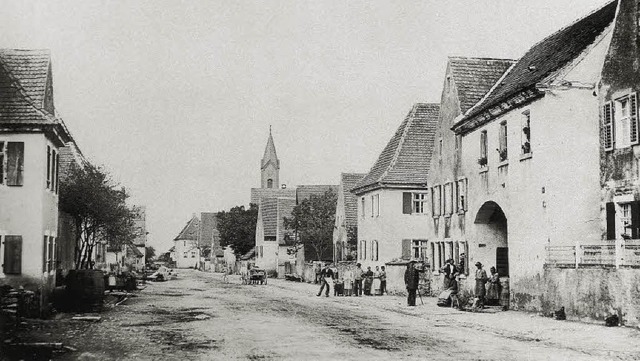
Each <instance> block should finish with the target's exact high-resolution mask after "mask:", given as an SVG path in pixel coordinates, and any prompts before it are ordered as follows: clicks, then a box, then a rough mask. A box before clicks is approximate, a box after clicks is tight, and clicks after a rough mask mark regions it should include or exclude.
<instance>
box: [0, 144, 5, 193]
mask: <svg viewBox="0 0 640 361" xmlns="http://www.w3.org/2000/svg"><path fill="white" fill-rule="evenodd" d="M4 152H5V149H4V142H0V184H4Z"/></svg>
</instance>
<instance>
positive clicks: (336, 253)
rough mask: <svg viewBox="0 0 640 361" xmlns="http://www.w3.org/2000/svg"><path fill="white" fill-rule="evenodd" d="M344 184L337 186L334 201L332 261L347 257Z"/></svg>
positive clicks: (342, 259)
mask: <svg viewBox="0 0 640 361" xmlns="http://www.w3.org/2000/svg"><path fill="white" fill-rule="evenodd" d="M344 203H345V199H344V185H343V184H342V183H340V186H339V187H338V199H337V202H336V220H335V226H334V228H333V261H334V262H338V261H344V260H346V258H347V254H346V252H347V249H348V248H347V247H346V244H347V219H346V214H345V204H344Z"/></svg>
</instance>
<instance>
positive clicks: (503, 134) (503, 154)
mask: <svg viewBox="0 0 640 361" xmlns="http://www.w3.org/2000/svg"><path fill="white" fill-rule="evenodd" d="M499 145H500V148H499V149H498V158H499V159H500V161H501V162H504V161H505V160H507V122H506V121H504V122H502V123H500V139H499Z"/></svg>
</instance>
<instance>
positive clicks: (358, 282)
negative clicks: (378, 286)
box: [353, 263, 364, 297]
mask: <svg viewBox="0 0 640 361" xmlns="http://www.w3.org/2000/svg"><path fill="white" fill-rule="evenodd" d="M363 273H364V272H363V271H362V265H361V264H360V263H358V264H356V271H355V272H354V273H353V276H354V280H355V282H354V283H353V292H354V295H355V296H356V297H359V296H362V274H363Z"/></svg>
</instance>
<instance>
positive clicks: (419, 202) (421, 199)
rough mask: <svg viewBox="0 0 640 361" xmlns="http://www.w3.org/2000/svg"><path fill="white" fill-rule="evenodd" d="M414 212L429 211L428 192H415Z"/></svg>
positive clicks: (422, 212)
mask: <svg viewBox="0 0 640 361" xmlns="http://www.w3.org/2000/svg"><path fill="white" fill-rule="evenodd" d="M412 210H413V213H418V214H424V213H426V212H427V194H426V193H413V209H412Z"/></svg>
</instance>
